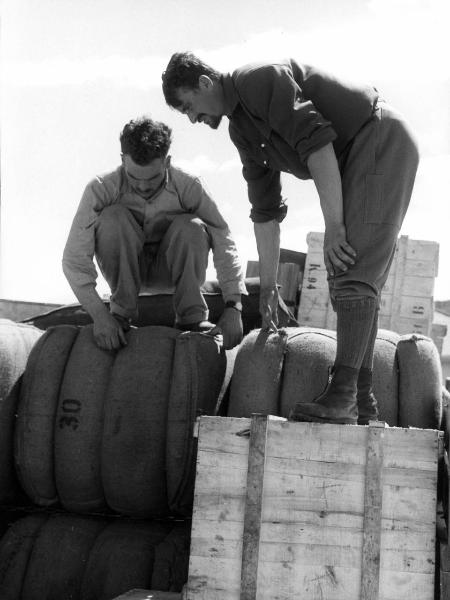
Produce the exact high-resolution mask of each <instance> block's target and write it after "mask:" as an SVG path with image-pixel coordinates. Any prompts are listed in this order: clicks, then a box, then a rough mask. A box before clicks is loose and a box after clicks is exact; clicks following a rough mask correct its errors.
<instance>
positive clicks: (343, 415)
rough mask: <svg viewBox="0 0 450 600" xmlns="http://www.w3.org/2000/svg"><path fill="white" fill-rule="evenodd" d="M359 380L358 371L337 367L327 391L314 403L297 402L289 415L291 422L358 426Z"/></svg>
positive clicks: (351, 368)
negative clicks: (357, 383)
mask: <svg viewBox="0 0 450 600" xmlns="http://www.w3.org/2000/svg"><path fill="white" fill-rule="evenodd" d="M357 380H358V369H354V368H353V367H347V366H345V365H335V366H334V367H333V369H332V371H331V377H330V379H329V381H328V384H327V386H326V388H325V390H324V391H323V392H322V393H321V394H320V395H319V396H318V397H317V398H316V399H315V400H314V402H308V403H302V402H297V404H296V405H295V407H294V408H293V409H292V411H291V413H290V415H289V420H291V421H313V422H317V423H343V424H348V425H356V423H357V420H358V410H357V408H356V389H357V387H356V382H357Z"/></svg>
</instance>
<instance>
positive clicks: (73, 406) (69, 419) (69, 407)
mask: <svg viewBox="0 0 450 600" xmlns="http://www.w3.org/2000/svg"><path fill="white" fill-rule="evenodd" d="M61 407H62V412H63V413H64V414H63V415H61V416H60V417H59V427H60V428H61V429H63V428H64V427H70V428H71V429H73V430H74V431H75V429H78V425H79V424H80V422H79V420H78V416H79V413H80V411H81V402H80V400H75V399H72V398H67V399H66V400H63V402H62V405H61Z"/></svg>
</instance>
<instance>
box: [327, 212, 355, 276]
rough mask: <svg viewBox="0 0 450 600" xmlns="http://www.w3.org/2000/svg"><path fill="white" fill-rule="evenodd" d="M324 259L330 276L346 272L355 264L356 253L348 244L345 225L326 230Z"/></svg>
mask: <svg viewBox="0 0 450 600" xmlns="http://www.w3.org/2000/svg"><path fill="white" fill-rule="evenodd" d="M323 258H324V261H325V267H326V269H327V272H328V274H329V275H331V276H334V275H336V274H337V273H339V271H346V270H347V269H348V265H354V264H355V258H356V252H355V251H354V249H353V248H352V247H351V246H350V244H349V243H348V242H347V232H346V230H345V225H344V224H339V225H333V226H332V227H331V226H329V227H327V228H326V229H325V238H324V243H323Z"/></svg>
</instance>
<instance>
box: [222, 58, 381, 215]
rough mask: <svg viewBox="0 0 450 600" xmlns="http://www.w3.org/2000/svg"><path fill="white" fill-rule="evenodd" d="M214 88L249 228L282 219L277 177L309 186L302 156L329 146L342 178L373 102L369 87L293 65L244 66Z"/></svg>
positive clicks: (373, 91) (287, 62) (283, 210)
mask: <svg viewBox="0 0 450 600" xmlns="http://www.w3.org/2000/svg"><path fill="white" fill-rule="evenodd" d="M222 83H223V87H224V92H225V101H226V104H227V115H228V117H229V119H230V124H229V132H230V137H231V140H232V141H233V143H234V144H235V146H236V147H237V149H238V151H239V154H240V157H241V161H242V164H243V175H244V177H245V179H246V181H247V184H248V195H249V200H250V202H251V204H252V210H251V213H250V216H251V218H252V220H253V221H255V222H265V221H269V220H272V219H277V220H278V221H281V220H282V219H283V218H284V216H285V215H286V212H287V207H286V206H285V204H284V201H283V199H282V197H281V183H280V171H284V172H287V173H292V174H293V175H295V176H296V177H298V178H300V179H309V178H310V173H309V171H308V167H307V159H308V157H309V155H310V154H312V153H313V152H315V151H316V150H319V149H320V148H322V147H323V146H325V145H326V144H328V143H330V142H332V143H333V146H334V150H335V153H336V156H337V159H338V162H339V165H340V168H341V171H342V170H343V168H344V165H345V158H346V156H347V154H348V152H349V150H350V148H351V143H352V140H353V139H354V137H355V136H356V134H357V133H358V132H359V131H360V129H361V128H362V127H363V125H364V124H365V123H366V122H367V121H368V120H369V119H370V118H371V116H372V114H373V111H374V109H375V107H376V103H377V100H378V92H377V90H376V89H375V88H373V87H370V86H367V85H359V86H358V85H354V84H348V83H346V82H344V81H342V80H338V79H336V78H334V77H333V76H331V75H329V74H327V73H324V72H322V71H320V70H319V69H317V68H315V67H311V66H308V65H305V64H299V63H297V62H296V61H295V60H293V59H287V60H284V61H281V62H278V63H272V64H265V63H261V64H251V65H246V66H244V67H241V68H239V69H237V70H236V71H234V72H233V74H232V75H225V76H224V77H223V80H222Z"/></svg>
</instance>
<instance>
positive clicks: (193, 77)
mask: <svg viewBox="0 0 450 600" xmlns="http://www.w3.org/2000/svg"><path fill="white" fill-rule="evenodd" d="M221 79H222V75H221V73H220V72H219V71H216V70H215V69H213V68H212V67H210V66H209V65H207V64H206V63H204V62H203V61H202V60H201V59H199V58H197V57H196V56H195V55H194V54H192V53H191V52H177V53H175V54H173V55H172V58H171V59H170V61H169V64H168V65H167V68H166V70H165V71H164V73H163V74H162V88H163V93H164V97H165V99H166V102H167V104H168V105H169V106H172V107H173V108H175V109H176V110H178V111H180V112H181V113H183V114H185V115H187V116H188V118H189V120H190V121H191V123H205V124H206V125H209V126H210V127H212V128H213V129H217V127H218V126H219V124H220V121H221V119H222V116H223V115H224V114H225V101H224V96H223V89H222V83H221Z"/></svg>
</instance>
